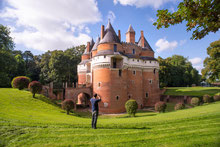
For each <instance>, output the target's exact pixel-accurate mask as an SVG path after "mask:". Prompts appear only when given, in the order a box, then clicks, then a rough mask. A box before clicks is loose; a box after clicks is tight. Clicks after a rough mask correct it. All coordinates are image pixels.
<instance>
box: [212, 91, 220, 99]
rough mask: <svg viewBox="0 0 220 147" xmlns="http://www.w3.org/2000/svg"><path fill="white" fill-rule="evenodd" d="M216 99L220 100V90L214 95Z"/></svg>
mask: <svg viewBox="0 0 220 147" xmlns="http://www.w3.org/2000/svg"><path fill="white" fill-rule="evenodd" d="M213 99H214V101H220V92H219V93H216V94H215V95H214V96H213Z"/></svg>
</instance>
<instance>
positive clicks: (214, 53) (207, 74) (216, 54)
mask: <svg viewBox="0 0 220 147" xmlns="http://www.w3.org/2000/svg"><path fill="white" fill-rule="evenodd" d="M207 54H208V56H209V57H206V58H205V60H204V62H203V64H204V67H205V68H204V69H202V76H203V77H204V78H206V79H207V82H209V83H211V82H216V81H219V80H220V40H218V41H214V42H212V43H211V44H210V46H209V47H208V48H207Z"/></svg>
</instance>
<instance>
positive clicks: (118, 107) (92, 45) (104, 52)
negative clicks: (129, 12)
mask: <svg viewBox="0 0 220 147" xmlns="http://www.w3.org/2000/svg"><path fill="white" fill-rule="evenodd" d="M77 69H78V71H77V72H78V85H90V86H91V88H92V90H93V93H97V94H98V95H100V96H101V98H102V101H101V103H100V104H99V108H100V109H99V110H100V112H101V113H121V112H125V103H126V101H127V100H129V99H135V100H136V101H137V103H138V108H139V109H141V108H143V107H145V106H154V104H155V103H156V102H157V101H159V100H160V89H159V75H158V71H159V63H158V62H157V60H156V59H155V58H154V51H153V50H152V48H151V47H150V45H149V43H148V42H147V40H146V39H145V37H144V33H143V31H141V36H140V38H139V40H138V42H136V41H135V31H134V29H133V28H132V26H131V25H130V26H129V28H128V31H127V32H126V42H122V41H121V33H120V30H118V35H117V34H116V33H115V30H114V29H113V27H112V25H111V23H110V22H108V24H107V26H106V28H105V27H104V25H102V26H101V35H100V37H99V38H98V39H97V40H96V42H94V41H93V40H91V41H90V42H88V43H87V47H86V50H85V52H84V53H83V55H82V61H81V62H80V63H79V64H78V67H77Z"/></svg>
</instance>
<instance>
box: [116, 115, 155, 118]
mask: <svg viewBox="0 0 220 147" xmlns="http://www.w3.org/2000/svg"><path fill="white" fill-rule="evenodd" d="M155 115H157V114H145V115H137V116H135V117H131V116H129V115H126V116H119V117H117V118H136V117H146V116H155Z"/></svg>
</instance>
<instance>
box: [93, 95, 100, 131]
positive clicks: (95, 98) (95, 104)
mask: <svg viewBox="0 0 220 147" xmlns="http://www.w3.org/2000/svg"><path fill="white" fill-rule="evenodd" d="M100 101H101V98H100V96H98V95H97V94H94V96H93V98H91V99H90V102H91V104H92V128H93V129H96V123H97V119H98V115H99V105H98V103H99V102H100Z"/></svg>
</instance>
